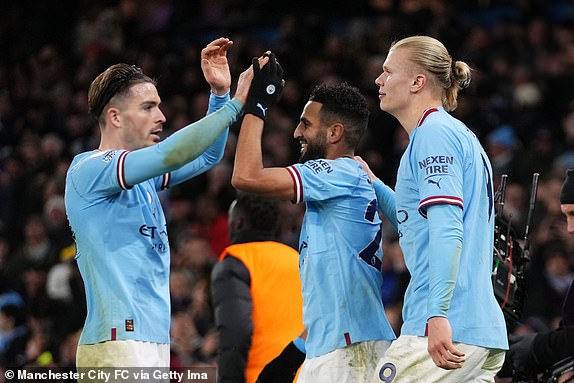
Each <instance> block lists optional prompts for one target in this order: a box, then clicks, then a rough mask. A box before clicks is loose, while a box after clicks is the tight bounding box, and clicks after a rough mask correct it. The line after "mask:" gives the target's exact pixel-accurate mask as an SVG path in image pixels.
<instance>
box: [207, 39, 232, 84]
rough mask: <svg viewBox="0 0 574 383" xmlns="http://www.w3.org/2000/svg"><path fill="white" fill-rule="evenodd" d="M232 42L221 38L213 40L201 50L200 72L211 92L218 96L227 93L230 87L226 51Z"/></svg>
mask: <svg viewBox="0 0 574 383" xmlns="http://www.w3.org/2000/svg"><path fill="white" fill-rule="evenodd" d="M232 45H233V41H231V40H229V39H228V38H225V37H221V38H219V39H216V40H213V41H212V42H211V43H209V44H207V46H206V47H205V48H203V49H202V50H201V70H202V71H203V76H204V77H205V79H206V80H207V82H208V83H209V86H210V87H211V91H212V92H213V93H215V94H218V95H223V94H225V93H227V92H229V88H230V87H231V73H230V72H229V63H228V62H227V50H228V49H229V48H230V47H231V46H232Z"/></svg>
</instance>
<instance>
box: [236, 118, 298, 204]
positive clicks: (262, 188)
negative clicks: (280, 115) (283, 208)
mask: <svg viewBox="0 0 574 383" xmlns="http://www.w3.org/2000/svg"><path fill="white" fill-rule="evenodd" d="M263 124H264V122H263V120H262V119H261V118H259V117H256V116H255V115H253V114H246V115H245V117H244V118H243V123H242V124H241V131H240V132H239V138H238V139H237V148H236V151H235V166H234V168H233V176H232V178H231V184H232V185H233V186H234V187H235V188H236V189H238V190H241V191H246V192H250V193H255V194H259V195H263V196H268V197H275V198H280V199H285V200H293V199H294V198H295V186H294V185H295V184H294V181H293V178H292V177H291V175H290V173H289V171H288V170H287V169H286V168H265V167H263V155H262V151H261V136H262V134H263Z"/></svg>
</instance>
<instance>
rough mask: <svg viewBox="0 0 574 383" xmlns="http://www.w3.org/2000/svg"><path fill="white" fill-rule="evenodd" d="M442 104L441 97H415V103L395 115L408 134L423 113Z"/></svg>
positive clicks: (414, 127)
mask: <svg viewBox="0 0 574 383" xmlns="http://www.w3.org/2000/svg"><path fill="white" fill-rule="evenodd" d="M439 106H442V102H441V100H440V99H437V98H435V97H423V96H422V95H421V97H418V98H415V99H414V100H413V103H412V104H411V105H409V106H408V107H406V108H405V109H404V111H403V112H402V113H397V114H396V115H395V117H396V118H397V120H399V123H400V124H401V126H402V127H403V129H404V130H405V131H406V132H407V134H409V135H410V134H411V132H412V131H413V130H415V129H416V127H417V124H418V123H419V121H420V119H421V117H422V115H423V113H424V112H425V111H426V110H427V109H430V108H436V107H439Z"/></svg>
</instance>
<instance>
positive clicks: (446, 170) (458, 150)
mask: <svg viewBox="0 0 574 383" xmlns="http://www.w3.org/2000/svg"><path fill="white" fill-rule="evenodd" d="M431 117H432V116H431ZM431 117H429V119H431ZM413 139H414V142H413V148H412V151H411V154H410V155H411V157H412V158H411V163H412V164H413V165H412V166H414V169H413V173H414V174H415V177H416V180H417V183H418V186H419V191H420V203H419V212H420V213H421V215H422V216H423V217H426V209H427V207H428V206H430V205H435V204H451V205H458V206H460V207H461V208H464V201H463V188H462V182H463V163H464V155H463V150H462V144H461V142H460V141H459V140H458V139H457V137H456V135H455V133H454V132H453V131H451V130H450V129H449V127H448V126H445V125H437V124H435V125H432V124H428V125H427V124H425V125H423V126H421V127H419V128H417V132H416V136H415V137H414V138H413Z"/></svg>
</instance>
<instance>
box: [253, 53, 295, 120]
mask: <svg viewBox="0 0 574 383" xmlns="http://www.w3.org/2000/svg"><path fill="white" fill-rule="evenodd" d="M252 68H253V81H252V83H251V89H250V90H249V94H248V96H247V101H246V102H245V108H244V109H245V113H246V114H247V113H249V114H253V115H255V116H257V117H259V118H261V119H262V120H265V117H266V116H267V109H268V108H269V106H271V104H272V103H274V102H276V101H277V100H278V99H279V96H280V94H281V91H282V90H283V86H284V85H285V80H283V68H282V67H281V65H280V64H279V62H278V61H277V58H276V57H275V54H274V53H271V52H267V53H265V54H264V55H263V57H262V58H254V59H253V62H252Z"/></svg>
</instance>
